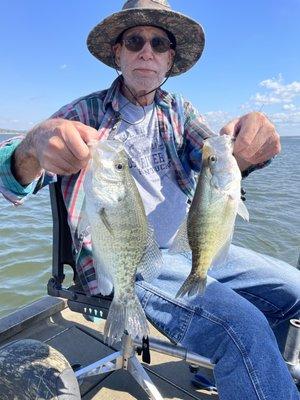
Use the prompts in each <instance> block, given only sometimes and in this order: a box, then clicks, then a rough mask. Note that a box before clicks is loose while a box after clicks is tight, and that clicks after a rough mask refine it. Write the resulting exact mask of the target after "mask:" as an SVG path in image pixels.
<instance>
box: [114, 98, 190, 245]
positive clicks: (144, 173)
mask: <svg viewBox="0 0 300 400" xmlns="http://www.w3.org/2000/svg"><path fill="white" fill-rule="evenodd" d="M144 110H145V112H144V111H143V108H142V107H141V106H136V105H134V104H132V103H130V102H128V100H127V99H126V98H125V97H123V96H121V99H120V113H121V115H122V118H124V119H125V120H126V121H129V122H131V121H140V122H139V123H137V124H134V125H133V124H130V123H128V122H125V121H124V120H122V122H121V124H120V127H119V130H118V132H116V134H115V135H114V136H113V138H114V139H118V140H121V141H122V142H123V143H124V147H125V151H126V153H127V155H128V160H129V167H130V171H131V174H132V176H133V178H134V180H135V182H136V185H137V187H138V190H139V192H140V195H141V197H142V200H143V203H144V207H145V211H146V215H147V217H148V221H149V224H150V225H151V226H152V227H153V229H154V232H155V236H156V240H157V242H158V245H159V247H161V248H168V247H169V246H170V245H171V243H172V241H173V239H174V236H175V234H176V232H177V230H178V228H179V226H180V224H181V222H182V221H183V219H184V217H185V215H186V213H187V209H188V204H187V196H186V195H185V194H184V193H183V192H182V191H181V190H180V188H179V186H178V184H177V182H176V179H175V173H174V168H173V165H172V162H171V160H170V158H169V157H168V154H167V150H166V146H165V144H164V142H163V140H162V138H161V136H160V134H159V129H158V119H157V114H156V111H155V106H154V103H152V104H151V105H149V106H145V107H144Z"/></svg>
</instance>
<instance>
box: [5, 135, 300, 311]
mask: <svg viewBox="0 0 300 400" xmlns="http://www.w3.org/2000/svg"><path fill="white" fill-rule="evenodd" d="M4 137H7V136H1V135H0V140H3V138H4ZM299 157H300V136H299V137H283V138H282V153H281V154H280V155H279V156H278V157H277V158H276V159H275V160H274V161H273V162H272V164H271V166H270V167H267V168H265V169H264V170H261V171H256V172H254V173H253V174H251V175H250V176H249V177H248V178H247V179H246V180H245V181H243V186H244V187H245V189H246V191H247V195H246V197H247V201H246V205H247V208H248V210H249V213H250V222H249V223H246V222H244V221H242V220H240V219H239V218H238V220H237V224H236V229H235V234H234V240H233V242H234V243H235V244H238V245H241V246H244V247H248V248H251V249H253V250H256V251H259V252H262V253H266V254H269V255H272V256H274V257H277V258H280V259H282V260H285V261H287V262H289V263H290V264H292V265H294V266H296V265H297V260H298V256H299V251H300V217H299V215H300V202H299V197H300V163H299ZM0 235H1V236H0V237H1V241H0V317H2V316H4V315H6V314H8V313H9V312H11V311H13V310H15V309H17V308H18V307H20V306H23V305H25V304H27V303H29V302H32V301H33V300H36V299H38V298H40V297H41V296H43V295H45V294H46V287H47V282H48V279H49V278H50V276H51V251H52V247H51V246H52V218H51V212H50V202H49V192H48V188H44V189H43V190H41V191H40V192H39V193H38V195H36V196H32V197H31V198H30V199H29V200H28V201H27V202H26V203H25V204H24V205H22V206H19V207H14V206H12V205H11V204H10V203H8V202H7V201H6V200H5V199H3V198H2V197H0Z"/></svg>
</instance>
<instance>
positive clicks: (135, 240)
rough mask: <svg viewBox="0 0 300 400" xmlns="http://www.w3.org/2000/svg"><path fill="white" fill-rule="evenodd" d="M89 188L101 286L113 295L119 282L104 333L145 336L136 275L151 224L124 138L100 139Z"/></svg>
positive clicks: (111, 337) (113, 339)
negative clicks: (133, 173) (130, 169)
mask: <svg viewBox="0 0 300 400" xmlns="http://www.w3.org/2000/svg"><path fill="white" fill-rule="evenodd" d="M84 188H85V193H86V213H87V216H88V221H89V224H90V226H91V237H92V247H93V258H94V267H95V270H96V274H97V276H98V283H99V289H100V292H101V293H102V294H103V295H107V294H109V293H110V292H111V291H112V288H114V297H113V301H112V303H111V306H110V309H109V313H108V317H107V320H106V324H105V329H104V335H105V337H106V338H107V341H108V343H109V344H112V343H113V342H116V341H118V340H120V339H121V337H122V335H123V333H124V331H127V332H128V333H129V334H130V335H131V336H132V337H133V338H135V337H139V338H142V337H143V336H146V335H147V334H148V324H147V320H146V316H145V314H144V311H143V309H142V307H141V305H140V303H139V300H138V298H137V296H136V293H135V279H136V273H137V268H138V265H139V263H140V262H141V260H143V257H144V256H145V252H147V244H148V242H149V240H148V239H149V228H148V224H147V218H146V214H145V210H144V206H143V202H142V199H141V197H140V194H139V192H138V189H137V187H136V184H135V182H134V180H133V178H132V176H131V174H130V171H129V167H128V160H127V156H126V153H125V151H124V147H123V144H121V143H119V142H117V141H112V140H106V141H103V142H98V143H97V144H94V146H93V147H92V161H91V164H90V167H89V170H88V171H87V173H86V178H85V182H84ZM153 248H154V247H151V249H153ZM155 254H156V255H157V254H159V253H155ZM149 260H150V261H151V254H150V256H149ZM153 262H154V264H155V263H156V262H157V260H156V259H153ZM153 272H154V273H155V269H154V270H153Z"/></svg>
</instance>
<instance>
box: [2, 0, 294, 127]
mask: <svg viewBox="0 0 300 400" xmlns="http://www.w3.org/2000/svg"><path fill="white" fill-rule="evenodd" d="M170 4H171V6H172V7H173V9H175V10H176V11H180V12H182V13H184V14H186V15H188V16H190V17H192V18H194V19H196V20H197V21H199V22H200V23H201V24H202V25H203V27H204V30H205V32H206V48H205V50H204V53H203V56H202V58H201V59H200V61H199V62H198V64H197V65H196V66H195V67H194V68H193V69H192V70H190V71H188V72H187V73H185V74H183V75H181V76H179V77H174V78H170V79H169V81H168V82H167V83H166V84H165V88H166V89H168V90H171V91H175V92H179V93H182V94H183V95H184V96H185V97H186V98H187V99H189V100H190V101H191V102H192V103H193V104H194V105H195V106H196V107H197V108H198V109H199V111H200V112H201V113H203V114H204V115H205V116H206V118H207V121H208V122H209V124H210V126H211V127H212V128H213V129H215V130H217V129H219V128H220V127H221V126H223V124H225V122H226V121H229V120H230V119H232V118H233V117H235V116H237V115H241V114H244V113H246V112H249V111H252V110H261V109H262V111H264V112H265V113H266V114H267V115H268V116H269V117H270V118H271V119H272V120H273V121H274V122H275V124H276V126H277V129H278V132H279V133H280V134H281V135H300V0H251V1H236V0H227V1H225V0H201V1H195V0H170ZM122 5H123V1H121V0H112V1H104V0H44V1H37V0H9V1H8V0H1V3H0V15H1V24H0V54H1V62H0V93H1V96H0V127H1V128H10V129H30V127H32V126H33V125H34V124H36V123H38V122H40V121H42V120H43V119H45V118H47V117H49V116H50V115H51V114H52V113H53V112H55V111H56V110H57V109H58V108H60V107H61V106H62V105H64V104H66V103H68V102H69V101H72V100H74V99H75V98H78V97H80V96H83V95H85V94H88V93H90V92H93V91H96V90H100V89H104V88H106V87H107V86H108V85H109V84H110V82H111V81H112V80H113V79H114V78H115V77H116V72H115V71H114V70H113V69H111V68H109V67H106V66H105V65H103V64H101V63H100V62H99V61H97V60H96V59H95V58H94V57H93V56H92V55H90V53H89V52H88V50H87V48H86V44H85V41H86V37H87V35H88V33H89V31H90V30H91V28H92V27H93V26H94V25H96V24H97V23H98V22H100V21H101V20H102V19H103V18H104V17H106V16H108V15H109V14H111V13H112V12H115V11H118V10H119V9H121V7H122Z"/></svg>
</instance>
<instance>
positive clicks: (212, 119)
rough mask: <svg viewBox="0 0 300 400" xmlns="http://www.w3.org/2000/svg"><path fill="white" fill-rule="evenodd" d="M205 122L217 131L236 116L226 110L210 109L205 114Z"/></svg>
mask: <svg viewBox="0 0 300 400" xmlns="http://www.w3.org/2000/svg"><path fill="white" fill-rule="evenodd" d="M204 118H205V122H206V123H207V124H208V126H209V127H210V128H211V129H212V130H213V131H215V132H218V131H219V130H220V129H221V128H222V127H223V126H224V125H225V124H227V123H228V122H229V121H230V120H232V119H233V118H234V117H233V116H232V115H231V114H230V113H228V112H226V111H220V110H219V111H208V112H206V113H205V114H204Z"/></svg>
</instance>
